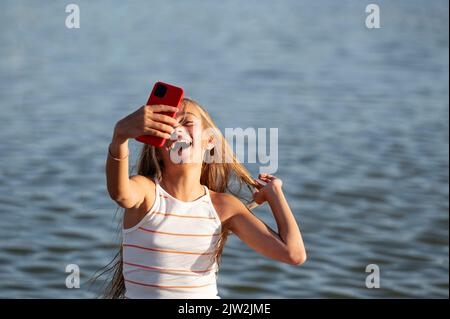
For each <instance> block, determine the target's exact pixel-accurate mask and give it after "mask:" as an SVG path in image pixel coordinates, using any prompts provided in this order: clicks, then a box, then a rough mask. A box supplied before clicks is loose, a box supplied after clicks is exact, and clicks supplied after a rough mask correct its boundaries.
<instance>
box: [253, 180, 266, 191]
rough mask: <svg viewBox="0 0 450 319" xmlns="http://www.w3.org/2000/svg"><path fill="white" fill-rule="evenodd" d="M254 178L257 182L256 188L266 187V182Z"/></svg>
mask: <svg viewBox="0 0 450 319" xmlns="http://www.w3.org/2000/svg"><path fill="white" fill-rule="evenodd" d="M253 180H254V181H255V183H256V188H257V189H261V188H263V187H264V184H263V183H261V182H260V181H258V180H257V179H253Z"/></svg>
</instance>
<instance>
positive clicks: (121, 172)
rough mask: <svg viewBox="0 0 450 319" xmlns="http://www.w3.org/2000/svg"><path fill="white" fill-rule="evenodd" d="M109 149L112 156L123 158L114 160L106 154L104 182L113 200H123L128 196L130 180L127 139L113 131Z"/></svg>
mask: <svg viewBox="0 0 450 319" xmlns="http://www.w3.org/2000/svg"><path fill="white" fill-rule="evenodd" d="M109 150H110V152H111V154H112V156H113V157H115V158H124V159H122V160H120V161H117V160H114V159H113V158H111V156H109V155H108V157H107V160H106V182H107V187H108V192H109V195H110V196H111V198H112V199H114V200H119V201H120V200H124V199H126V198H128V197H129V190H130V180H129V174H128V157H127V154H128V151H129V150H128V139H127V138H122V137H120V136H118V135H117V134H116V132H114V134H113V138H112V141H111V144H110V145H109Z"/></svg>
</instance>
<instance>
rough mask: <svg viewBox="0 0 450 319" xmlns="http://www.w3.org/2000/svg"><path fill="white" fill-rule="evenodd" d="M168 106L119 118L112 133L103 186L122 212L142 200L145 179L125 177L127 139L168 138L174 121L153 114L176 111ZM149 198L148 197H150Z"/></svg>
mask: <svg viewBox="0 0 450 319" xmlns="http://www.w3.org/2000/svg"><path fill="white" fill-rule="evenodd" d="M176 110H177V108H174V107H172V106H168V105H153V106H152V108H149V107H146V106H143V107H141V108H140V109H138V110H137V111H136V112H134V113H132V114H130V115H128V116H127V117H125V118H123V119H122V120H120V121H119V122H117V124H116V125H115V127H114V133H113V137H112V141H111V144H110V145H109V152H110V153H111V154H112V156H113V157H115V158H119V159H121V160H115V159H113V158H112V157H111V156H109V154H108V158H107V160H106V167H105V169H106V183H107V188H108V193H109V195H110V197H111V198H112V199H113V200H114V201H115V202H117V204H118V205H119V206H121V207H124V208H136V207H138V206H139V205H140V204H141V203H142V202H143V201H144V199H145V183H146V182H147V181H146V179H145V177H143V176H140V175H134V176H131V177H129V175H128V156H127V155H128V152H129V150H128V139H130V138H134V137H136V136H140V135H144V134H149V135H154V136H158V137H163V138H168V137H170V133H169V132H172V130H173V126H174V125H176V124H177V123H176V120H175V119H173V118H171V117H169V116H166V115H163V114H158V113H156V112H164V111H166V112H167V111H176ZM152 195H153V194H149V196H152Z"/></svg>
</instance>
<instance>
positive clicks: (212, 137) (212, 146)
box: [206, 135, 215, 151]
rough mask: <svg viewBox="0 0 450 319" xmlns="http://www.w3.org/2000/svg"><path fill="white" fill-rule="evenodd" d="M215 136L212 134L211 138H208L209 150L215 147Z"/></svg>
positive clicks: (207, 146)
mask: <svg viewBox="0 0 450 319" xmlns="http://www.w3.org/2000/svg"><path fill="white" fill-rule="evenodd" d="M214 146H215V145H214V136H212V135H211V136H210V137H209V138H208V144H206V149H207V150H208V151H210V150H212V149H213V148H214Z"/></svg>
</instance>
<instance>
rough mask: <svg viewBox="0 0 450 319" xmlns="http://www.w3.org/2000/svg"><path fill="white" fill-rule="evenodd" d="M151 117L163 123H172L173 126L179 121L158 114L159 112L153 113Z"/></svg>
mask: <svg viewBox="0 0 450 319" xmlns="http://www.w3.org/2000/svg"><path fill="white" fill-rule="evenodd" d="M151 119H152V120H154V121H157V122H161V123H165V124H168V125H171V126H173V127H175V126H178V121H177V120H175V119H174V118H172V117H170V116H167V115H164V114H158V113H153V114H152V115H151Z"/></svg>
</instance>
